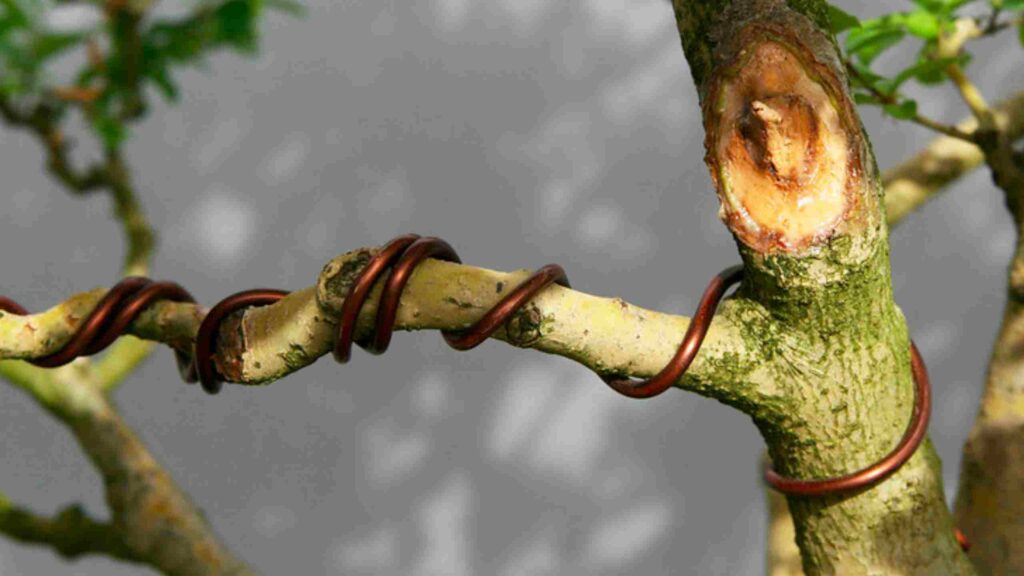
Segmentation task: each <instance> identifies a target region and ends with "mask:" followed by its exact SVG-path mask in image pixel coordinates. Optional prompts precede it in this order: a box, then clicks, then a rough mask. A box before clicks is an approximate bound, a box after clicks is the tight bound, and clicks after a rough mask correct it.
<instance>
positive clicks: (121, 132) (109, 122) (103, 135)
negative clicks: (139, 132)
mask: <svg viewBox="0 0 1024 576" xmlns="http://www.w3.org/2000/svg"><path fill="white" fill-rule="evenodd" d="M92 126H93V129H95V130H96V133H97V134H99V136H100V139H101V140H103V144H104V145H105V146H106V147H107V149H116V148H119V147H120V146H121V143H123V142H124V140H125V138H127V136H128V131H127V128H126V127H125V125H124V123H122V122H121V121H119V120H116V119H114V118H111V117H110V116H108V115H106V114H97V115H96V117H95V118H94V119H93V121H92Z"/></svg>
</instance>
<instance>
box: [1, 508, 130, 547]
mask: <svg viewBox="0 0 1024 576" xmlns="http://www.w3.org/2000/svg"><path fill="white" fill-rule="evenodd" d="M0 534H3V535H5V536H7V537H8V538H10V539H12V540H16V541H18V542H22V543H24V544H35V545H40V546H47V547H49V548H52V549H53V550H54V551H56V552H57V553H58V554H60V555H61V556H63V557H64V558H68V559H74V558H79V557H81V556H87V555H94V554H98V555H104V556H109V557H111V558H116V559H118V560H125V561H128V562H139V563H141V562H144V561H145V560H144V559H143V558H141V557H140V556H139V555H138V554H137V553H136V552H135V551H133V550H131V549H130V548H129V547H128V546H127V545H125V543H124V540H123V539H122V538H121V535H120V534H118V532H117V530H116V529H115V528H114V527H113V526H111V525H110V524H104V523H102V522H97V521H95V520H93V519H92V518H89V516H88V515H87V514H86V513H85V511H84V510H82V508H81V507H80V506H78V505H75V506H68V507H67V508H64V509H63V510H61V512H60V513H59V514H57V516H55V517H53V518H49V517H46V516H41V515H38V514H35V513H33V512H31V511H29V510H26V509H24V508H19V507H17V506H13V505H11V503H10V501H9V500H7V498H5V497H4V496H3V495H2V494H0Z"/></svg>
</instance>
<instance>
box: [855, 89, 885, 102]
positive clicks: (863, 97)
mask: <svg viewBox="0 0 1024 576" xmlns="http://www.w3.org/2000/svg"><path fill="white" fill-rule="evenodd" d="M853 101H854V102H856V103H857V104H879V103H880V102H879V101H878V98H876V97H875V95H874V94H869V93H867V92H854V93H853Z"/></svg>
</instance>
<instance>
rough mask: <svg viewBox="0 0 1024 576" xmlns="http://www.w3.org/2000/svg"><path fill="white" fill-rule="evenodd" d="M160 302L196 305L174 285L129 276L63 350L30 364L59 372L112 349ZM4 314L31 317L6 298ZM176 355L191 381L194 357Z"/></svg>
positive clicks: (109, 293) (2, 299)
mask: <svg viewBox="0 0 1024 576" xmlns="http://www.w3.org/2000/svg"><path fill="white" fill-rule="evenodd" d="M158 300H170V301H172V302H195V299H194V298H193V297H192V295H191V294H189V292H188V290H185V289H184V288H182V287H181V286H180V285H179V284H176V283H174V282H154V281H153V280H150V279H149V278H143V277H140V276H129V277H127V278H124V279H123V280H121V281H120V282H118V283H117V284H115V285H114V286H113V287H112V288H111V289H110V290H108V291H107V293H106V294H104V295H103V298H101V299H100V301H99V303H98V304H96V307H95V308H93V310H92V311H91V312H90V313H89V315H88V316H87V317H86V319H85V321H83V322H82V325H81V327H79V329H78V331H77V332H75V333H74V334H73V335H72V336H71V338H70V339H69V340H68V342H67V343H66V344H64V346H63V347H62V348H61V349H60V350H58V351H56V352H54V353H53V354H50V355H48V356H43V357H41V358H34V359H32V360H29V362H31V363H32V364H34V365H36V366H39V367H42V368H56V367H58V366H63V365H65V364H67V363H69V362H71V361H72V360H74V359H75V358H78V357H79V356H92V355H93V354H96V353H97V352H100V351H102V350H103V349H105V348H106V347H107V346H109V345H110V344H111V343H112V342H113V341H114V340H116V339H117V338H118V336H120V335H121V334H123V333H124V331H125V329H127V328H128V325H129V324H131V323H132V321H133V320H135V318H136V317H137V316H138V315H139V314H141V313H142V311H143V310H145V309H146V308H147V307H148V306H149V305H150V304H152V303H154V302H156V301H158ZM0 310H4V311H6V312H11V313H13V314H18V315H25V314H28V311H27V310H26V309H25V308H24V307H22V306H21V305H20V304H18V303H17V302H15V301H13V300H11V299H9V298H5V297H2V296H0ZM175 355H176V357H177V360H178V369H179V371H180V372H181V375H182V377H183V378H184V379H185V380H186V381H190V375H191V374H192V372H193V368H192V358H191V356H190V355H189V354H186V353H184V352H181V351H178V350H175Z"/></svg>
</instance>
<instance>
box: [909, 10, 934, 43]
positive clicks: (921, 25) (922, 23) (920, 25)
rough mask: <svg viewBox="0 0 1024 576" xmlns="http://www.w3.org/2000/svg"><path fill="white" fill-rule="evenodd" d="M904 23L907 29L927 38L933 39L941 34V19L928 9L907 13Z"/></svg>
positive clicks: (915, 34)
mask: <svg viewBox="0 0 1024 576" xmlns="http://www.w3.org/2000/svg"><path fill="white" fill-rule="evenodd" d="M903 25H904V26H906V27H907V31H908V32H910V33H911V34H913V35H914V36H917V37H918V38H924V39H925V40H931V39H933V38H936V37H937V36H938V35H939V19H938V18H937V17H936V16H935V14H932V13H931V12H928V11H926V10H917V11H915V12H911V13H910V14H907V15H906V17H904V18H903Z"/></svg>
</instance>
